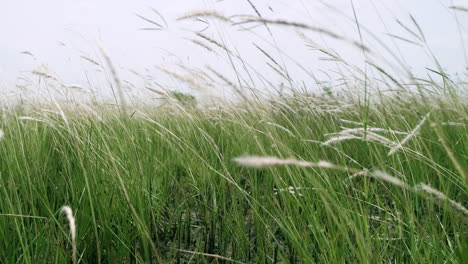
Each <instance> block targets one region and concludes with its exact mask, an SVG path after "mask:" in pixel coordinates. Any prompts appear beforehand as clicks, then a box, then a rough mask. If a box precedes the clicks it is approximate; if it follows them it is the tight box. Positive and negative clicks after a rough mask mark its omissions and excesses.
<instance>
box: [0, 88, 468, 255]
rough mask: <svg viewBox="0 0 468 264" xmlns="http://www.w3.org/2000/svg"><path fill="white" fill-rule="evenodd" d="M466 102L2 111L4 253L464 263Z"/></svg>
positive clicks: (291, 101) (0, 247)
mask: <svg viewBox="0 0 468 264" xmlns="http://www.w3.org/2000/svg"><path fill="white" fill-rule="evenodd" d="M452 88H453V87H452ZM449 90H450V89H449ZM466 102H467V101H466V100H463V97H462V95H460V94H457V91H456V89H453V90H451V92H450V93H447V94H445V95H444V94H442V93H441V94H432V95H423V94H417V93H414V94H409V93H406V94H404V96H400V97H399V96H397V95H396V94H395V95H392V96H382V97H381V98H380V101H379V102H376V103H375V104H368V105H367V106H366V107H364V106H362V104H361V103H360V102H359V101H353V100H352V99H349V98H348V99H346V98H336V97H312V96H308V95H306V94H296V95H294V96H288V97H278V98H273V99H271V100H270V101H264V102H250V103H248V104H247V103H246V104H242V103H239V104H236V105H231V106H229V105H226V106H225V107H222V108H218V109H211V110H206V109H203V108H202V107H195V106H193V105H185V106H183V105H179V106H180V107H178V108H176V107H173V108H172V107H167V108H159V109H146V110H139V111H136V112H135V113H134V114H133V115H131V117H130V116H122V115H121V114H119V113H118V112H116V111H109V110H104V109H101V111H100V112H99V111H97V112H98V113H99V119H98V118H96V117H95V116H93V115H85V114H82V115H77V114H76V111H75V112H72V111H69V110H66V109H62V110H60V111H59V110H57V112H55V113H54V112H50V111H49V112H45V111H42V112H38V111H36V114H35V115H34V117H32V116H31V115H29V116H26V117H25V114H26V111H27V110H21V109H17V110H15V111H9V112H3V113H2V121H1V126H2V130H3V132H4V135H3V138H2V140H1V141H0V153H1V158H0V177H1V181H0V183H1V184H0V196H1V199H0V256H1V262H2V263H18V262H19V263H45V262H47V263H65V262H70V261H71V259H72V258H73V254H72V251H73V250H72V244H73V241H72V237H71V236H70V226H69V222H68V221H67V220H66V217H65V216H64V215H63V214H61V213H60V210H61V208H62V206H64V205H69V206H70V207H71V209H72V210H73V214H74V218H75V221H76V222H75V224H76V250H77V252H76V253H77V254H76V258H77V261H79V262H80V263H98V262H102V263H141V262H164V263H229V262H234V263H344V262H352V263H402V262H407V263H409V262H411V263H457V262H458V263H463V262H464V260H465V261H466V260H467V250H468V248H467V244H466V241H467V240H468V233H467V219H468V214H467V210H466V209H465V207H464V206H466V205H467V201H468V194H467V184H466V180H467V178H466V177H467V171H466V160H467V157H468V145H467V144H468V133H467V119H468V108H467V105H466ZM28 111H31V110H28ZM61 111H62V112H61ZM38 113H39V114H38ZM465 263H466V262H465Z"/></svg>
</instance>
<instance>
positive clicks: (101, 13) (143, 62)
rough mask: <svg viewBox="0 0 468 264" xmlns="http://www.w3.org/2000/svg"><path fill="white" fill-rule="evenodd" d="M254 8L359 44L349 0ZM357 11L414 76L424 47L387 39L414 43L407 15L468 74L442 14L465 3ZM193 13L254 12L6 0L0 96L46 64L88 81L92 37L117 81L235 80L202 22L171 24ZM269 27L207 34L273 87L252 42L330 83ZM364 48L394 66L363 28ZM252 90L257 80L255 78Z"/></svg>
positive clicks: (384, 4)
mask: <svg viewBox="0 0 468 264" xmlns="http://www.w3.org/2000/svg"><path fill="white" fill-rule="evenodd" d="M251 2H252V3H254V4H255V5H256V7H257V9H258V10H259V11H260V12H261V13H262V15H263V16H264V17H266V18H272V19H284V20H288V21H295V22H303V23H307V24H310V25H313V26H317V27H323V28H326V29H328V30H331V31H333V32H336V33H338V34H340V35H343V36H346V37H347V38H349V39H353V40H359V35H358V32H357V27H356V25H355V24H353V22H352V19H353V11H352V8H351V1H350V0H328V1H315V0H314V1H312V0H270V1H268V0H251ZM354 4H355V10H356V14H357V17H358V20H359V22H360V24H361V25H362V27H365V28H366V29H368V30H370V31H372V32H373V33H374V34H375V35H376V36H377V38H379V39H380V40H381V41H382V42H383V43H385V45H387V46H388V47H389V50H391V52H392V53H394V54H396V55H395V56H397V57H399V60H400V61H401V62H402V63H404V64H406V65H407V67H410V68H411V69H413V70H414V71H415V72H417V73H423V72H424V71H425V67H432V68H433V67H434V64H433V62H432V61H431V58H430V53H429V51H428V49H426V48H421V47H417V46H416V45H413V44H408V43H406V42H404V41H402V40H397V39H395V38H391V37H389V36H388V34H393V35H398V36H401V37H404V38H407V39H409V40H412V41H416V42H418V40H417V39H416V38H415V37H414V36H412V34H411V33H410V32H408V31H406V30H405V29H404V27H402V26H400V25H399V24H398V22H397V20H398V21H401V22H402V23H403V24H404V25H405V26H407V27H408V28H409V29H411V30H412V31H415V32H417V28H416V27H415V25H414V24H413V23H412V21H411V19H410V14H411V15H412V16H413V17H414V18H415V19H416V20H417V22H418V24H419V25H420V27H421V29H422V30H423V32H424V35H425V37H426V39H427V45H428V47H429V48H430V50H431V51H432V52H433V53H434V55H435V57H437V58H438V60H439V61H440V62H441V64H442V66H443V67H444V68H445V69H446V70H448V71H449V72H451V73H459V74H463V72H464V71H465V72H466V67H467V65H468V63H467V55H466V52H467V46H468V44H467V43H468V33H467V32H468V13H463V12H454V11H453V10H451V9H448V8H447V7H448V6H451V5H461V6H468V1H449V0H406V1H405V0H392V1H385V0H355V1H354ZM327 5H329V6H327ZM150 7H151V8H154V9H156V10H157V11H158V12H160V13H161V14H162V15H163V16H164V18H165V19H166V20H167V23H168V28H167V29H164V30H160V31H145V30H140V29H141V28H147V27H151V26H152V25H151V24H149V23H147V22H145V21H143V20H142V19H140V18H138V17H137V16H136V15H135V14H140V15H142V16H145V17H148V18H150V19H154V20H156V21H158V22H161V20H160V19H159V18H158V16H157V15H156V14H155V13H154V12H153V11H151V9H150ZM193 10H217V11H219V12H220V13H223V14H225V15H236V14H250V15H254V14H255V13H254V11H253V10H252V8H251V7H250V5H249V3H248V1H247V0H224V1H216V0H173V1H167V0H154V1H149V0H135V1H115V0H114V1H111V0H99V1H98V0H96V1H92V0H82V1H70V0H42V1H36V0H5V1H3V2H2V7H1V9H0V32H1V41H0V90H5V89H10V88H11V87H12V86H14V84H15V83H18V82H21V81H18V80H17V78H18V77H19V76H22V74H24V72H28V71H31V70H33V69H34V68H36V67H38V66H39V65H41V64H46V65H47V66H48V68H49V69H51V70H52V71H53V72H55V73H56V74H57V75H58V76H60V77H61V78H62V79H63V80H64V82H66V83H77V84H81V83H84V82H85V80H86V73H87V74H88V78H89V76H90V75H91V74H90V73H91V72H93V71H95V70H96V67H95V66H93V65H92V64H90V63H89V62H87V61H85V60H83V59H82V58H80V56H81V55H84V54H86V56H90V57H92V58H94V59H96V60H98V61H102V58H101V57H100V54H99V52H98V49H97V47H96V42H95V40H96V39H100V40H101V41H102V43H103V46H104V47H105V49H106V50H107V51H108V53H109V55H110V56H111V57H112V60H113V61H114V63H115V64H116V65H117V66H118V68H119V72H120V74H121V75H122V76H123V78H132V77H130V76H131V75H132V74H129V73H128V71H127V70H126V69H132V70H136V71H138V72H141V73H145V69H148V70H146V73H147V74H150V75H154V76H153V77H154V78H156V79H157V78H158V76H160V75H161V73H160V72H159V71H157V70H156V68H155V65H163V66H164V67H168V68H170V67H171V65H172V64H174V63H184V64H185V65H188V66H189V67H193V68H196V67H204V66H205V65H210V66H212V67H213V68H216V69H218V70H219V71H220V72H223V73H224V74H226V75H227V76H230V77H233V72H232V69H231V68H230V64H229V62H228V61H227V60H226V59H222V58H223V56H215V55H213V54H212V53H210V52H208V51H206V50H204V49H203V48H201V47H199V46H196V45H194V44H193V43H191V42H190V41H189V40H188V39H194V38H195V39H196V36H195V34H194V33H193V31H197V30H201V29H203V28H204V25H203V24H202V23H200V22H194V21H177V20H176V18H177V17H180V16H181V15H184V14H186V13H188V12H190V11H193ZM340 13H341V14H340ZM457 20H458V21H457ZM270 28H271V29H272V32H273V36H274V38H272V37H271V36H270V35H269V34H268V32H267V31H266V29H265V28H264V27H258V28H256V29H254V30H253V32H246V31H241V30H240V28H239V27H231V26H229V25H227V24H224V23H219V22H216V21H214V23H213V24H212V25H211V26H210V28H209V29H207V30H206V31H204V34H206V35H208V36H210V37H212V38H214V39H217V40H221V39H224V41H225V43H227V45H228V46H229V47H230V48H232V49H236V50H237V51H238V52H239V54H240V55H241V56H242V57H243V58H244V59H245V60H246V61H248V62H249V64H250V65H252V67H254V68H255V69H257V70H258V71H259V72H261V74H263V75H264V76H265V77H267V78H269V77H270V75H271V78H272V79H274V80H276V79H277V80H278V83H279V82H280V78H278V76H273V75H274V73H272V72H271V69H267V68H268V67H267V66H266V64H265V63H266V61H267V60H266V58H265V56H263V55H262V54H261V53H260V52H259V50H258V49H256V48H255V46H254V45H253V43H255V44H257V45H258V46H261V47H262V48H263V49H265V50H266V51H268V52H269V53H271V54H272V55H273V56H275V58H276V59H277V60H279V61H281V62H282V63H284V64H285V65H287V66H288V69H290V74H291V75H292V76H297V79H298V80H300V82H301V81H302V80H303V81H305V82H308V81H309V82H311V81H312V80H311V79H310V77H309V76H308V75H307V74H305V73H304V72H303V71H302V70H300V69H298V68H297V67H295V66H294V63H293V62H292V61H290V60H289V59H288V56H289V57H291V58H294V59H295V60H296V61H297V62H298V63H300V64H301V65H303V66H304V67H306V68H307V69H308V70H309V71H311V72H313V73H314V74H317V76H319V77H320V76H321V75H322V76H326V74H324V73H322V72H321V71H328V70H333V67H334V65H335V64H333V63H330V62H324V61H322V60H320V57H323V54H320V53H319V52H317V51H313V50H311V49H310V48H308V47H307V46H306V45H305V43H304V40H303V39H301V38H300V37H299V36H298V34H297V33H295V30H293V29H291V28H283V27H277V26H270ZM304 33H306V34H307V37H308V38H310V39H312V40H313V41H314V42H316V43H318V44H319V45H322V46H324V47H327V48H333V49H335V50H336V51H338V52H339V53H340V54H341V55H342V56H343V57H344V58H345V59H346V60H348V61H350V62H351V63H355V64H358V65H362V61H363V56H362V53H361V52H360V51H359V50H357V49H356V48H353V47H351V46H350V45H349V44H347V43H344V42H342V41H335V40H333V39H330V38H328V37H326V36H323V35H320V34H316V33H313V32H307V31H304ZM198 40H200V39H199V38H198ZM363 41H364V43H365V44H366V45H367V46H369V47H371V49H374V50H375V51H376V52H375V54H376V55H378V57H381V58H380V59H382V63H383V64H384V62H383V61H384V60H387V61H388V62H390V63H392V64H395V65H396V61H395V60H394V59H393V58H391V56H389V54H388V52H387V51H385V50H384V49H382V48H381V47H379V46H378V45H377V44H376V42H375V41H373V38H372V36H371V35H370V34H369V33H367V32H365V31H363ZM463 41H464V44H463ZM61 43H63V44H65V46H64V45H62V44H61ZM464 45H465V46H464ZM23 51H29V52H31V53H32V54H34V56H35V58H32V57H31V56H28V55H25V54H22V53H21V52H23ZM223 55H224V54H223ZM224 57H225V56H224ZM99 58H101V59H99ZM376 59H378V58H376ZM93 74H95V73H93ZM161 78H162V77H161ZM257 85H263V83H262V82H261V81H260V82H259V83H257Z"/></svg>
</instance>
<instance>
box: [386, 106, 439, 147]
mask: <svg viewBox="0 0 468 264" xmlns="http://www.w3.org/2000/svg"><path fill="white" fill-rule="evenodd" d="M429 114H430V113H427V114H426V116H424V118H423V119H421V121H420V122H419V124H418V125H417V126H416V127H415V128H414V129H413V130H412V131H411V132H410V133H409V134H408V135H407V136H406V137H405V138H404V139H403V140H402V141H401V142H400V143H398V144H397V145H396V146H394V147H393V148H392V149H390V151H389V152H388V156H391V155H393V154H395V153H396V152H397V151H398V150H399V149H401V148H403V145H404V144H406V143H407V142H408V141H409V140H410V139H411V138H413V137H414V136H415V135H417V134H418V132H419V130H420V129H421V127H422V125H424V123H425V122H426V119H427V118H428V117H429Z"/></svg>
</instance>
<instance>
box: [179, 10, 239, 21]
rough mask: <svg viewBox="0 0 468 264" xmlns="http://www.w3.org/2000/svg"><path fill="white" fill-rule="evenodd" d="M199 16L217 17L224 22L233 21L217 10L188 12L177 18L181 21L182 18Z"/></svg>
mask: <svg viewBox="0 0 468 264" xmlns="http://www.w3.org/2000/svg"><path fill="white" fill-rule="evenodd" d="M199 17H206V18H215V19H218V20H221V21H224V22H228V23H232V20H231V19H230V18H228V17H226V16H225V15H223V14H220V13H218V12H215V11H194V12H191V13H188V14H186V15H183V16H181V17H179V18H177V20H179V21H180V20H186V19H191V18H199Z"/></svg>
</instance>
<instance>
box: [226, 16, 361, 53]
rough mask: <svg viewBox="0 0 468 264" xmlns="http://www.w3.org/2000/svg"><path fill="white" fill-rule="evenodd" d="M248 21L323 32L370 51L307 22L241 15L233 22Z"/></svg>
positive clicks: (245, 22) (355, 42) (238, 23)
mask: <svg viewBox="0 0 468 264" xmlns="http://www.w3.org/2000/svg"><path fill="white" fill-rule="evenodd" d="M248 23H264V24H274V25H281V26H290V27H296V28H301V29H306V30H310V31H314V32H316V33H320V34H324V35H326V36H328V37H331V38H334V39H337V40H342V41H346V42H349V43H351V44H353V45H354V46H356V47H359V48H360V49H363V50H364V51H366V52H370V50H369V48H367V47H366V46H364V45H362V44H361V43H359V42H357V41H354V40H349V39H347V38H345V37H342V36H340V35H338V34H336V33H334V32H332V31H330V30H328V29H324V28H320V27H315V26H311V25H308V24H304V23H300V22H293V21H287V20H281V19H267V18H263V17H254V16H242V20H241V21H240V22H237V23H234V25H241V24H248Z"/></svg>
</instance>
